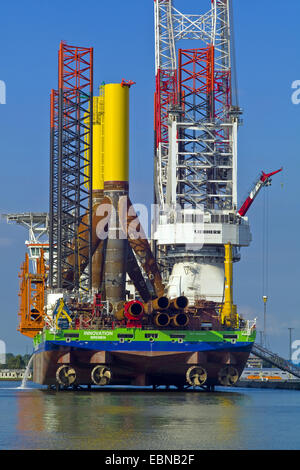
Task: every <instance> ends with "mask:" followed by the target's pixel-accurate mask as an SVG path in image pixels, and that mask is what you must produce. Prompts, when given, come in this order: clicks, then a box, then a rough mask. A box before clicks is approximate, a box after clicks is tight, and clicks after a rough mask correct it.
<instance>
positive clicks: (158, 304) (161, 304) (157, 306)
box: [152, 296, 170, 310]
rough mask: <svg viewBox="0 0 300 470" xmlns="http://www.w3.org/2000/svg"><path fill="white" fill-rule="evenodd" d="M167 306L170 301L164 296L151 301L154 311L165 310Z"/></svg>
mask: <svg viewBox="0 0 300 470" xmlns="http://www.w3.org/2000/svg"><path fill="white" fill-rule="evenodd" d="M169 305H170V301H169V299H168V297H165V296H161V297H157V299H154V300H153V301H152V307H153V309H154V310H167V308H168V307H169Z"/></svg>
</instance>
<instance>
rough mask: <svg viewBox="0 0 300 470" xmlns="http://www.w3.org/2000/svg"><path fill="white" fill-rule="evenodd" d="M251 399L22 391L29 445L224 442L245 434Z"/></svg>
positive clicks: (21, 426) (22, 422) (22, 426)
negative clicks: (247, 405)
mask: <svg viewBox="0 0 300 470" xmlns="http://www.w3.org/2000/svg"><path fill="white" fill-rule="evenodd" d="M28 393H29V394H30V395H29V396H28ZM247 399H249V397H247V396H245V395H243V394H240V393H238V392H234V393H228V392H226V393H222V392H221V393H217V394H213V395H212V394H208V393H201V394H199V393H197V392H192V391H190V392H185V393H172V391H168V392H167V391H161V392H156V393H155V394H154V393H153V392H151V391H149V390H148V393H147V392H146V393H139V392H138V391H136V390H132V391H125V390H113V391H106V392H105V393H103V392H101V393H97V392H96V393H95V392H93V393H92V394H91V393H89V392H86V391H84V392H77V393H74V392H67V393H64V394H56V393H54V392H49V391H46V390H45V391H41V390H33V391H32V392H26V393H24V392H23V393H20V394H19V395H18V431H19V432H20V433H21V435H23V436H24V437H25V438H26V439H27V437H28V436H30V442H27V444H26V447H28V448H52V447H53V448H56V449H71V448H74V446H76V448H77V449H119V450H122V449H136V450H138V449H151V448H161V449H162V448H164V449H188V448H190V449H193V448H194V449H198V448H205V449H209V448H222V444H224V443H225V444H226V446H227V445H229V446H230V443H231V442H235V441H236V440H237V439H239V436H241V434H242V432H243V419H242V418H243V414H241V405H244V404H245V400H247ZM203 429H205V433H203Z"/></svg>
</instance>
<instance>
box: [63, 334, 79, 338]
mask: <svg viewBox="0 0 300 470" xmlns="http://www.w3.org/2000/svg"><path fill="white" fill-rule="evenodd" d="M64 337H65V338H79V333H66V334H64Z"/></svg>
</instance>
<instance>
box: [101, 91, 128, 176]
mask: <svg viewBox="0 0 300 470" xmlns="http://www.w3.org/2000/svg"><path fill="white" fill-rule="evenodd" d="M104 108H105V117H104V182H113V181H114V182H117V181H123V182H125V181H126V182H128V179H129V87H127V86H125V87H122V86H121V84H120V83H111V84H107V85H105V92H104Z"/></svg>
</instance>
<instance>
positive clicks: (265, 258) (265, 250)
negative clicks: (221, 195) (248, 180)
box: [262, 185, 269, 347]
mask: <svg viewBox="0 0 300 470" xmlns="http://www.w3.org/2000/svg"><path fill="white" fill-rule="evenodd" d="M268 297H269V191H268V185H266V186H265V187H264V188H263V227H262V299H263V302H264V330H263V332H264V346H265V347H268V346H269V341H268V337H267V322H266V316H267V315H266V314H267V300H268Z"/></svg>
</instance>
